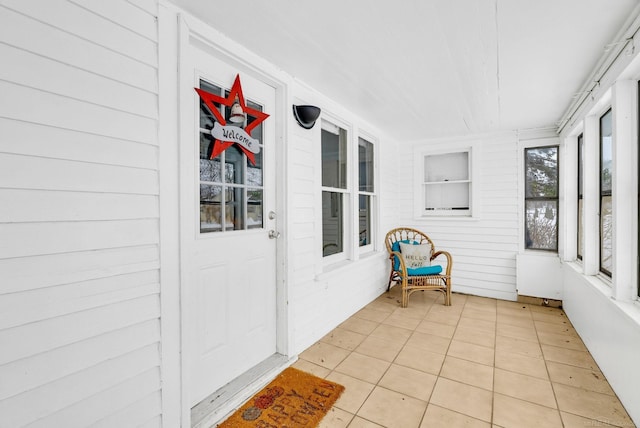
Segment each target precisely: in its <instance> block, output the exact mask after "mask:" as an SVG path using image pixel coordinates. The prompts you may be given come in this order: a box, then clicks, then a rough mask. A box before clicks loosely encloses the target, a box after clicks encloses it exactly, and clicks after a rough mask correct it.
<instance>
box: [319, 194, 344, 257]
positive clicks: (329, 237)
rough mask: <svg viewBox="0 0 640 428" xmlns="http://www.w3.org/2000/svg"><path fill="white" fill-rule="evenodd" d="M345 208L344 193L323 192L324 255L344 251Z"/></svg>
mask: <svg viewBox="0 0 640 428" xmlns="http://www.w3.org/2000/svg"><path fill="white" fill-rule="evenodd" d="M343 228H344V210H343V203H342V193H337V192H322V255H323V257H325V256H330V255H332V254H338V253H341V252H343V251H344V243H343V236H344V234H343Z"/></svg>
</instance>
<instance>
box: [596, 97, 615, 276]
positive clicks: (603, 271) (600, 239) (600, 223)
mask: <svg viewBox="0 0 640 428" xmlns="http://www.w3.org/2000/svg"><path fill="white" fill-rule="evenodd" d="M608 114H611V136H612V137H611V138H612V139H613V127H614V126H613V108H612V107H609V108H608V109H607V110H605V112H604V113H602V115H600V117H599V118H598V217H599V220H598V270H599V272H600V273H601V274H603V275H605V276H606V277H608V278H611V277H612V272H611V271H609V270H607V269H606V268H604V267H603V266H602V256H603V234H602V230H603V227H602V226H603V216H602V205H603V204H602V200H603V197H607V196H608V197H610V198H611V217H612V221H613V172H614V171H613V166H614V163H613V162H612V163H611V168H612V170H611V172H612V177H611V189H610V190H608V191H605V192H604V193H603V189H602V175H603V163H602V158H603V156H602V153H603V141H604V140H603V137H604V136H603V134H602V128H603V127H602V119H603V118H604V117H605V116H606V115H608ZM611 149H612V160H613V141H612V142H611ZM611 254H612V257H613V232H612V236H611Z"/></svg>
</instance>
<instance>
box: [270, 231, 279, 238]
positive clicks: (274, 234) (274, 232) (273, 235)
mask: <svg viewBox="0 0 640 428" xmlns="http://www.w3.org/2000/svg"><path fill="white" fill-rule="evenodd" d="M279 237H280V232H276V231H275V230H273V229H271V230H270V231H269V239H278V238H279Z"/></svg>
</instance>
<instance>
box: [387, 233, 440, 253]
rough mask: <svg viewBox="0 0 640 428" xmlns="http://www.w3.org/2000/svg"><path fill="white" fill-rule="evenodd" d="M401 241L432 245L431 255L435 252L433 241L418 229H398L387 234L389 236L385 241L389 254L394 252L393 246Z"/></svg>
mask: <svg viewBox="0 0 640 428" xmlns="http://www.w3.org/2000/svg"><path fill="white" fill-rule="evenodd" d="M401 241H410V242H418V243H420V244H430V245H431V254H432V255H433V252H434V251H435V247H434V246H433V241H431V239H430V238H429V237H428V236H427V235H425V234H424V233H422V232H420V231H419V230H417V229H412V228H410V227H398V228H395V229H392V230H390V231H389V232H387V235H386V236H385V239H384V244H385V245H386V247H387V251H388V252H389V254H391V252H392V251H393V250H392V248H393V244H394V243H396V242H401Z"/></svg>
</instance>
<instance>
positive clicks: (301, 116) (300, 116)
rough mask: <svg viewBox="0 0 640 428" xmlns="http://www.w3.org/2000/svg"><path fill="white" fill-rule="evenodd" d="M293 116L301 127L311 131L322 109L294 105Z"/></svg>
mask: <svg viewBox="0 0 640 428" xmlns="http://www.w3.org/2000/svg"><path fill="white" fill-rule="evenodd" d="M293 115H294V116H295V118H296V121H298V124H299V125H300V126H302V127H303V128H304V129H311V128H313V125H315V124H316V120H317V119H318V116H320V107H316V106H296V105H294V106H293Z"/></svg>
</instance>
